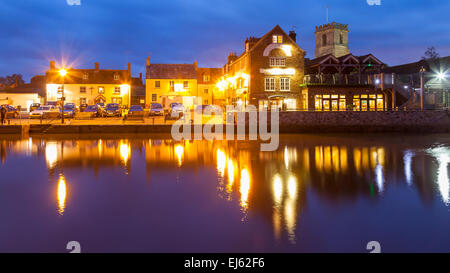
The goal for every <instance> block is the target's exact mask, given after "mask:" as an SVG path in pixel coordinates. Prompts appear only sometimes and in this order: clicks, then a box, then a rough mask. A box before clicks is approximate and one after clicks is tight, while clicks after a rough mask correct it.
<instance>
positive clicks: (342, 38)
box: [339, 33, 344, 44]
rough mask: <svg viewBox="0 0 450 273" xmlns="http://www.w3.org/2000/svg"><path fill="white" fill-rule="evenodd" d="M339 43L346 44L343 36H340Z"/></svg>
mask: <svg viewBox="0 0 450 273" xmlns="http://www.w3.org/2000/svg"><path fill="white" fill-rule="evenodd" d="M339 43H340V44H343V43H344V36H343V35H342V33H341V34H339Z"/></svg>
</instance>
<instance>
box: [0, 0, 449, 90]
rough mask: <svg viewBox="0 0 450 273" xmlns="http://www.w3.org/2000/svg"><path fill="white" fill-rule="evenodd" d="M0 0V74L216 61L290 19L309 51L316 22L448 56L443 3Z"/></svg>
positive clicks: (399, 55) (354, 38) (371, 44)
mask: <svg viewBox="0 0 450 273" xmlns="http://www.w3.org/2000/svg"><path fill="white" fill-rule="evenodd" d="M74 1H75V0H0V26H1V27H0V37H1V39H0V76H5V75H10V74H13V73H21V74H23V75H24V78H25V80H26V81H28V80H29V79H30V78H31V77H32V76H33V75H37V74H44V73H45V70H47V69H48V66H49V64H48V62H49V60H52V59H54V60H56V61H57V63H59V62H60V60H61V59H62V58H64V59H65V60H67V63H69V64H71V65H72V66H73V67H76V68H93V66H94V64H93V63H94V62H96V61H97V62H99V63H100V68H110V69H126V63H127V61H129V62H131V64H132V73H133V75H134V76H137V75H138V73H139V72H143V73H144V75H145V59H146V56H147V55H150V58H151V62H153V63H193V62H194V60H197V61H198V63H199V66H200V67H221V66H222V65H223V64H224V63H225V61H226V58H227V56H228V52H230V51H236V52H237V53H238V54H240V53H241V52H242V51H243V49H244V40H245V38H246V37H248V36H256V37H260V36H261V35H263V34H265V33H266V32H268V31H269V30H271V29H272V28H273V27H274V26H275V25H276V24H279V25H280V26H281V27H282V28H283V29H284V30H285V31H286V32H288V31H289V30H291V29H292V27H293V26H295V30H296V32H297V43H298V44H299V45H300V47H301V48H303V49H304V50H306V52H307V57H309V58H311V57H313V54H314V30H315V26H316V25H320V24H324V23H326V9H325V6H326V5H327V4H328V5H329V7H330V8H329V20H330V22H331V21H336V22H339V23H345V24H349V28H350V33H349V47H350V52H352V53H353V54H356V55H363V54H367V53H372V54H374V55H375V56H377V57H378V58H379V59H381V60H382V61H383V62H385V63H387V64H389V65H395V64H401V63H405V62H412V61H416V60H418V59H420V57H421V56H423V53H424V51H425V50H426V48H427V47H429V46H435V47H436V49H437V51H438V53H440V55H441V56H447V55H450V15H449V13H448V12H449V11H450V1H448V0H431V1H430V0H427V1H425V0H381V5H380V6H375V5H373V6H370V5H368V4H367V1H366V0H189V1H187V0H80V1H81V5H68V3H67V2H74Z"/></svg>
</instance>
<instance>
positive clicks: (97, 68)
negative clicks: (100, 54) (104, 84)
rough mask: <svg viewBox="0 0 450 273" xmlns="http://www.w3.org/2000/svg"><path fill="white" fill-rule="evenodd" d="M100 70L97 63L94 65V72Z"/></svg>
mask: <svg viewBox="0 0 450 273" xmlns="http://www.w3.org/2000/svg"><path fill="white" fill-rule="evenodd" d="M99 70H100V68H99V65H98V63H95V72H98V71H99Z"/></svg>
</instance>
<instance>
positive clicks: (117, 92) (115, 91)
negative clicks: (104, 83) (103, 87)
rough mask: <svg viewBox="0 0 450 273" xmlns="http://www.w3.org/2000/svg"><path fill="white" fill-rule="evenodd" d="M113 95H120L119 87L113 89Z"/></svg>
mask: <svg viewBox="0 0 450 273" xmlns="http://www.w3.org/2000/svg"><path fill="white" fill-rule="evenodd" d="M114 94H120V87H118V86H116V87H114Z"/></svg>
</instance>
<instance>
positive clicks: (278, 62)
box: [269, 57, 286, 66]
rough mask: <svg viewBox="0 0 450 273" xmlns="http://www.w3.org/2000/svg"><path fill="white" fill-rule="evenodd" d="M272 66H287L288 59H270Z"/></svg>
mask: <svg viewBox="0 0 450 273" xmlns="http://www.w3.org/2000/svg"><path fill="white" fill-rule="evenodd" d="M269 65H270V66H286V58H284V57H270V59H269Z"/></svg>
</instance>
